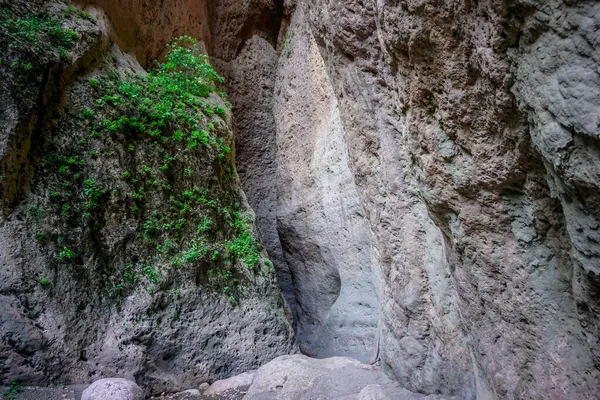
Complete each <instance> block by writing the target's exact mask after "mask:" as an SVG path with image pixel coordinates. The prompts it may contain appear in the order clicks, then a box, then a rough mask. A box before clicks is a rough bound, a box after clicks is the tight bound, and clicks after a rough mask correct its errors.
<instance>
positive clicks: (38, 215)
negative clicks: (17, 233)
mask: <svg viewBox="0 0 600 400" xmlns="http://www.w3.org/2000/svg"><path fill="white" fill-rule="evenodd" d="M45 214H46V213H45V212H44V210H43V209H42V208H40V207H38V206H33V207H31V208H30V209H29V215H31V217H32V218H33V221H34V222H35V223H36V224H39V223H40V222H41V221H42V219H43V218H44V215H45Z"/></svg>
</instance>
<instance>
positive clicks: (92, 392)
mask: <svg viewBox="0 0 600 400" xmlns="http://www.w3.org/2000/svg"><path fill="white" fill-rule="evenodd" d="M81 400H144V392H143V391H142V389H140V387H139V386H138V385H136V383H135V382H132V381H129V380H127V379H121V378H110V379H100V380H99V381H96V382H94V383H92V384H91V385H90V387H88V388H87V389H85V390H84V391H83V395H82V396H81Z"/></svg>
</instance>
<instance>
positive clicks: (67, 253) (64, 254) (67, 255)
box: [57, 247, 75, 261]
mask: <svg viewBox="0 0 600 400" xmlns="http://www.w3.org/2000/svg"><path fill="white" fill-rule="evenodd" d="M73 257H75V252H74V251H73V250H71V249H69V248H67V247H63V248H62V249H60V251H59V252H58V255H57V258H58V259H59V260H61V261H63V260H70V259H72V258H73Z"/></svg>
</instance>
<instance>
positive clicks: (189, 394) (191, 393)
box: [170, 389, 201, 400]
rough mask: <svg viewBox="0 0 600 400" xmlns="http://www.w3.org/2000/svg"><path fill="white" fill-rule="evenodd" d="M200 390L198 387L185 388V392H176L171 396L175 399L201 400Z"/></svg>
mask: <svg viewBox="0 0 600 400" xmlns="http://www.w3.org/2000/svg"><path fill="white" fill-rule="evenodd" d="M200 396H201V394H200V391H199V390H197V389H190V390H185V391H183V392H179V393H175V394H174V395H172V396H171V397H170V398H171V399H173V400H200V399H201V397H200Z"/></svg>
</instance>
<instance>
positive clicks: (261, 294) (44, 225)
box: [0, 1, 295, 395]
mask: <svg viewBox="0 0 600 400" xmlns="http://www.w3.org/2000/svg"><path fill="white" fill-rule="evenodd" d="M1 4H2V6H3V7H8V5H6V4H5V3H4V2H3V3H1ZM8 9H9V10H10V14H4V13H3V14H2V18H3V19H2V23H3V24H7V25H6V26H10V27H11V28H10V29H6V30H3V32H2V37H1V41H0V45H1V46H2V49H3V62H2V64H1V65H0V70H1V71H2V76H3V77H6V79H3V80H2V83H1V85H2V86H1V89H2V96H1V100H0V110H1V111H0V115H2V116H3V118H4V117H5V119H6V124H4V123H3V124H2V128H0V129H1V135H0V165H1V166H2V171H1V172H0V175H1V177H0V191H1V192H2V209H1V211H2V217H1V219H0V265H1V266H2V270H1V271H0V282H1V283H0V299H1V302H2V312H1V313H0V338H1V340H0V381H1V382H2V384H5V385H8V384H10V383H11V382H12V381H17V382H22V383H23V384H24V385H25V384H27V385H48V384H50V383H53V382H57V381H58V382H67V383H69V382H70V383H74V382H76V383H84V382H90V381H93V380H96V379H99V378H103V377H124V378H127V379H130V380H134V381H136V382H137V383H138V384H139V385H140V386H141V387H143V389H144V391H145V394H147V395H148V394H157V393H161V392H162V391H169V392H172V391H177V390H183V389H188V388H190V387H195V386H199V385H200V384H201V383H202V382H207V381H214V380H216V379H220V378H226V377H228V376H231V375H235V374H238V373H242V372H244V371H247V370H250V369H254V368H256V367H258V366H260V365H262V364H264V363H266V362H268V361H270V360H271V359H273V358H275V357H277V356H279V355H282V354H289V353H290V352H294V351H295V345H294V338H293V331H292V328H291V324H290V321H289V320H288V318H287V316H286V312H285V309H286V307H285V306H284V303H285V302H284V300H283V299H282V297H281V294H280V292H279V289H278V285H277V281H276V279H275V275H274V272H273V268H272V265H271V264H270V263H269V262H268V260H266V257H265V253H264V251H263V250H262V246H261V245H260V240H259V239H258V238H257V230H256V227H255V225H254V217H253V212H252V211H251V209H250V207H249V205H248V203H247V201H246V198H245V196H244V194H243V191H242V190H241V186H240V183H239V180H238V178H237V173H236V171H235V168H234V158H233V152H232V151H231V147H233V140H234V129H235V125H234V120H233V117H232V115H231V112H230V111H229V109H228V106H227V104H226V103H225V102H224V100H223V99H222V98H221V97H220V96H218V95H217V94H215V93H214V92H213V93H206V94H205V95H204V96H202V95H198V98H197V99H196V100H193V99H190V98H187V99H181V98H180V99H179V100H180V101H179V103H178V104H179V106H178V107H180V110H179V112H176V113H175V112H173V111H174V110H172V109H169V107H170V106H169V101H172V99H168V98H166V97H168V96H169V95H168V94H166V92H163V96H164V97H163V99H161V100H164V102H159V103H154V102H153V101H152V100H150V98H149V97H152V95H151V94H149V93H150V92H148V91H146V89H143V90H141V91H140V90H139V87H137V85H138V84H141V83H142V82H144V80H143V79H144V77H146V72H145V71H144V70H143V69H142V68H141V67H140V65H139V64H138V62H137V60H136V58H135V57H130V56H127V55H126V54H124V53H123V52H122V51H121V50H120V48H119V47H118V46H117V45H116V44H114V43H113V41H112V39H111V36H112V37H114V35H116V34H117V33H115V31H112V30H111V29H112V27H111V24H110V20H109V19H108V17H106V16H105V15H104V14H103V13H102V12H101V10H99V9H93V8H90V9H88V10H89V11H90V12H92V15H90V14H86V13H85V12H83V11H82V10H81V9H79V8H73V7H71V8H68V6H67V5H66V4H64V3H62V2H43V1H36V2H11V3H10V7H9V8H8ZM19 18H21V19H22V20H25V21H37V20H35V18H39V20H40V21H41V22H39V21H38V22H37V25H36V24H35V23H31V24H29V25H26V24H23V23H20V22H18V21H19ZM7 21H8V22H7ZM52 21H58V22H56V23H54V22H52ZM10 24H12V25H10ZM3 26H4V25H3ZM31 27H33V28H31ZM37 27H41V28H39V29H42V31H41V33H40V32H37V31H36V30H35V29H38V28H37ZM11 29H12V30H14V32H13V31H11ZM18 29H22V30H23V29H31V30H32V32H29V36H25V35H24V34H23V33H22V31H18ZM67 29H69V30H67ZM46 31H47V32H46ZM15 32H16V33H15ZM36 37H39V38H41V39H43V40H44V41H46V42H48V43H44V42H42V41H41V40H39V41H38V42H37V43H33V44H35V46H34V45H31V46H30V44H31V43H30V42H29V40H31V38H36ZM15 38H17V39H15ZM40 43H41V44H40ZM66 43H68V46H67V44H66ZM63 45H64V46H63ZM163 89H164V85H162V86H161V88H159V90H163ZM126 93H128V94H126ZM140 93H144V96H147V97H148V98H146V99H145V100H143V101H144V103H145V105H144V104H141V103H136V99H137V98H138V97H137V96H138V95H139V94H140ZM125 99H126V100H125ZM184 102H187V103H184ZM129 104H137V105H136V106H135V107H133V109H131V110H133V111H132V112H133V115H131V114H129V111H126V110H127V109H128V107H129ZM182 104H187V106H186V105H183V106H181V105H182ZM194 104H196V105H198V104H202V109H203V110H205V111H206V110H208V113H207V114H206V115H204V114H203V113H204V112H205V111H201V112H200V113H197V112H194V109H193V108H189V107H191V106H193V105H194ZM161 105H162V106H161ZM155 107H157V108H155ZM181 107H183V110H182V109H181ZM150 109H153V110H154V111H152V112H151V113H152V114H153V115H154V116H157V118H159V120H160V119H162V118H166V120H168V122H169V123H168V124H166V123H164V122H163V123H161V122H157V121H159V120H155V121H154V122H155V123H152V122H150V121H149V120H147V119H144V118H145V116H147V115H149V114H148V112H149V110H150ZM131 110H130V111H131ZM165 114H166V115H165ZM175 114H176V115H175ZM189 117H193V118H198V120H197V128H198V130H197V131H193V132H191V133H189V136H188V133H187V131H186V133H185V134H184V133H183V132H182V131H181V130H179V129H178V130H173V131H169V129H170V128H171V127H174V126H176V125H177V124H178V123H179V122H178V121H182V119H181V118H183V119H185V118H189ZM152 118H154V117H152ZM163 121H164V120H163ZM144 124H147V125H144ZM201 131H202V132H201ZM149 132H150V133H149ZM147 135H150V136H147ZM152 135H153V136H152ZM192 136H193V137H192ZM151 137H153V139H151ZM194 138H195V139H194ZM169 143H173V144H175V147H169V146H170V145H169ZM179 146H181V147H179ZM177 148H179V150H177ZM180 150H181V151H180ZM188 162H189V163H188ZM180 163H187V164H186V165H185V167H184V165H183V164H180ZM168 193H170V194H168ZM181 196H183V197H181ZM186 199H187V200H186ZM211 210H212V211H211ZM197 212H203V213H205V214H204V217H205V218H202V217H200V218H199V219H197V220H195V218H197V217H196V216H197V215H199V214H197ZM168 213H170V215H171V217H167V214H168ZM194 215H196V216H194ZM190 224H193V226H192V225H190ZM232 230H234V231H237V232H239V233H241V235H238V236H237V237H233V236H231V235H230V234H231V233H232ZM175 232H177V233H176V234H175ZM201 232H203V235H205V236H204V238H200V237H199V236H198V235H199V234H200V233H201ZM171 234H174V235H175V236H171ZM164 235H167V236H170V238H166V236H164ZM207 235H214V236H212V238H213V239H214V240H216V241H217V242H219V243H221V245H222V246H221V247H219V246H217V247H219V248H217V247H215V248H214V249H212V250H211V254H210V255H209V254H208V253H206V250H207V249H208V247H206V246H207V245H209V244H210V243H211V242H212V240H213V239H210V238H209V236H207ZM163 239H164V240H163ZM217 242H215V243H217ZM227 249H229V250H227ZM177 254H179V255H177ZM234 254H237V255H238V256H239V257H238V256H236V260H237V261H234V262H231V263H230V262H229V261H226V259H229V258H231V257H233V255H234ZM243 259H245V260H246V261H248V262H246V261H242V260H243ZM209 260H210V261H209ZM222 267H223V268H222Z"/></svg>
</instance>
